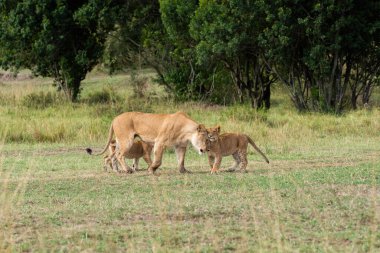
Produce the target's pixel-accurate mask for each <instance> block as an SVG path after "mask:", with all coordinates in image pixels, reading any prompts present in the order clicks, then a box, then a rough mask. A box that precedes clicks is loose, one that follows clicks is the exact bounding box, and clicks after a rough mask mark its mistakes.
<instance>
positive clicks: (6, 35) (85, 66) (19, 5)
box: [0, 0, 113, 100]
mask: <svg viewBox="0 0 380 253" xmlns="http://www.w3.org/2000/svg"><path fill="white" fill-rule="evenodd" d="M112 4H113V2H112V1H103V0H90V1H87V0H82V1H50V0H42V1H40V0H23V1H17V2H14V1H2V2H1V9H0V11H1V12H0V13H1V26H0V42H1V51H0V52H1V54H0V65H1V66H2V67H3V68H6V69H7V68H15V69H19V68H29V69H31V70H32V71H33V72H34V73H35V74H37V75H42V76H48V77H53V78H54V79H55V84H56V85H57V86H58V88H59V89H62V90H63V91H64V92H65V93H66V95H67V96H68V97H70V98H71V99H72V100H76V99H77V96H78V94H79V91H80V82H81V81H82V80H83V79H84V78H85V76H86V74H87V72H88V71H90V70H91V69H92V68H93V67H94V66H95V65H96V64H97V63H98V59H99V58H100V56H101V55H102V52H103V50H102V49H103V44H104V41H105V39H106V35H107V30H109V29H110V27H112V24H113V23H112V22H111V19H110V17H109V16H108V14H109V11H110V8H111V6H112Z"/></svg>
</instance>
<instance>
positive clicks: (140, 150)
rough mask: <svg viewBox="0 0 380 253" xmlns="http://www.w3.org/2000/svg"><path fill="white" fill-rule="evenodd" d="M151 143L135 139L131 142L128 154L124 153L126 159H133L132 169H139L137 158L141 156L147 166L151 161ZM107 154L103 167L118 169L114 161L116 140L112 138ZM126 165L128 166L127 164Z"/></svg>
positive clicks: (116, 149)
mask: <svg viewBox="0 0 380 253" xmlns="http://www.w3.org/2000/svg"><path fill="white" fill-rule="evenodd" d="M152 149H153V145H151V144H147V143H145V142H142V141H136V142H134V143H133V145H132V147H131V149H130V150H129V152H128V154H126V155H125V157H126V158H128V159H133V166H132V170H133V171H136V170H138V169H139V159H140V158H141V157H142V158H143V159H144V161H145V162H146V163H147V164H148V167H149V166H150V164H151V163H152V160H151V158H150V156H151V153H152ZM108 151H109V154H108V155H106V156H104V169H105V170H106V171H107V168H111V169H112V170H114V171H118V170H119V168H118V164H117V161H115V159H116V158H115V155H116V154H117V152H119V149H118V148H117V147H116V141H115V140H112V141H111V143H110V145H109V147H108ZM127 167H128V166H127Z"/></svg>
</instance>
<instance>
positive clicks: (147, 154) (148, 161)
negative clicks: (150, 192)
mask: <svg viewBox="0 0 380 253" xmlns="http://www.w3.org/2000/svg"><path fill="white" fill-rule="evenodd" d="M143 159H144V161H145V162H146V164H148V168H149V166H150V165H151V164H152V158H150V153H145V154H144V155H143Z"/></svg>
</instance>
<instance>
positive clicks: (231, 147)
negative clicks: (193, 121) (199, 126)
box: [207, 126, 269, 173]
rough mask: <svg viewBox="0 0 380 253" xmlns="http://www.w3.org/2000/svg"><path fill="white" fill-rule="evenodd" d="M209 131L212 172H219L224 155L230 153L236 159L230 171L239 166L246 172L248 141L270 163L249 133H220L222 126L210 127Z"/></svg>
mask: <svg viewBox="0 0 380 253" xmlns="http://www.w3.org/2000/svg"><path fill="white" fill-rule="evenodd" d="M207 132H208V141H207V154H208V160H209V164H210V167H211V173H214V172H217V171H218V170H219V168H220V164H221V162H222V157H223V156H229V155H232V156H233V158H234V160H235V164H234V166H233V167H231V168H230V169H229V171H235V170H236V168H237V167H239V168H240V171H242V172H246V167H247V164H248V161H247V148H248V143H249V144H251V145H252V147H253V148H254V149H255V150H256V151H257V152H259V154H260V155H262V157H264V159H265V161H266V162H267V163H269V160H268V158H267V157H266V156H265V155H264V153H263V152H262V151H261V150H260V149H259V148H258V147H257V146H256V144H255V143H254V142H253V140H252V139H251V138H250V137H249V136H248V135H246V134H237V133H224V134H220V126H217V127H213V128H209V129H207Z"/></svg>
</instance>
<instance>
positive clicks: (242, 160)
mask: <svg viewBox="0 0 380 253" xmlns="http://www.w3.org/2000/svg"><path fill="white" fill-rule="evenodd" d="M239 158H240V164H239V168H240V171H241V172H247V170H246V168H247V164H248V161H247V151H239Z"/></svg>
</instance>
